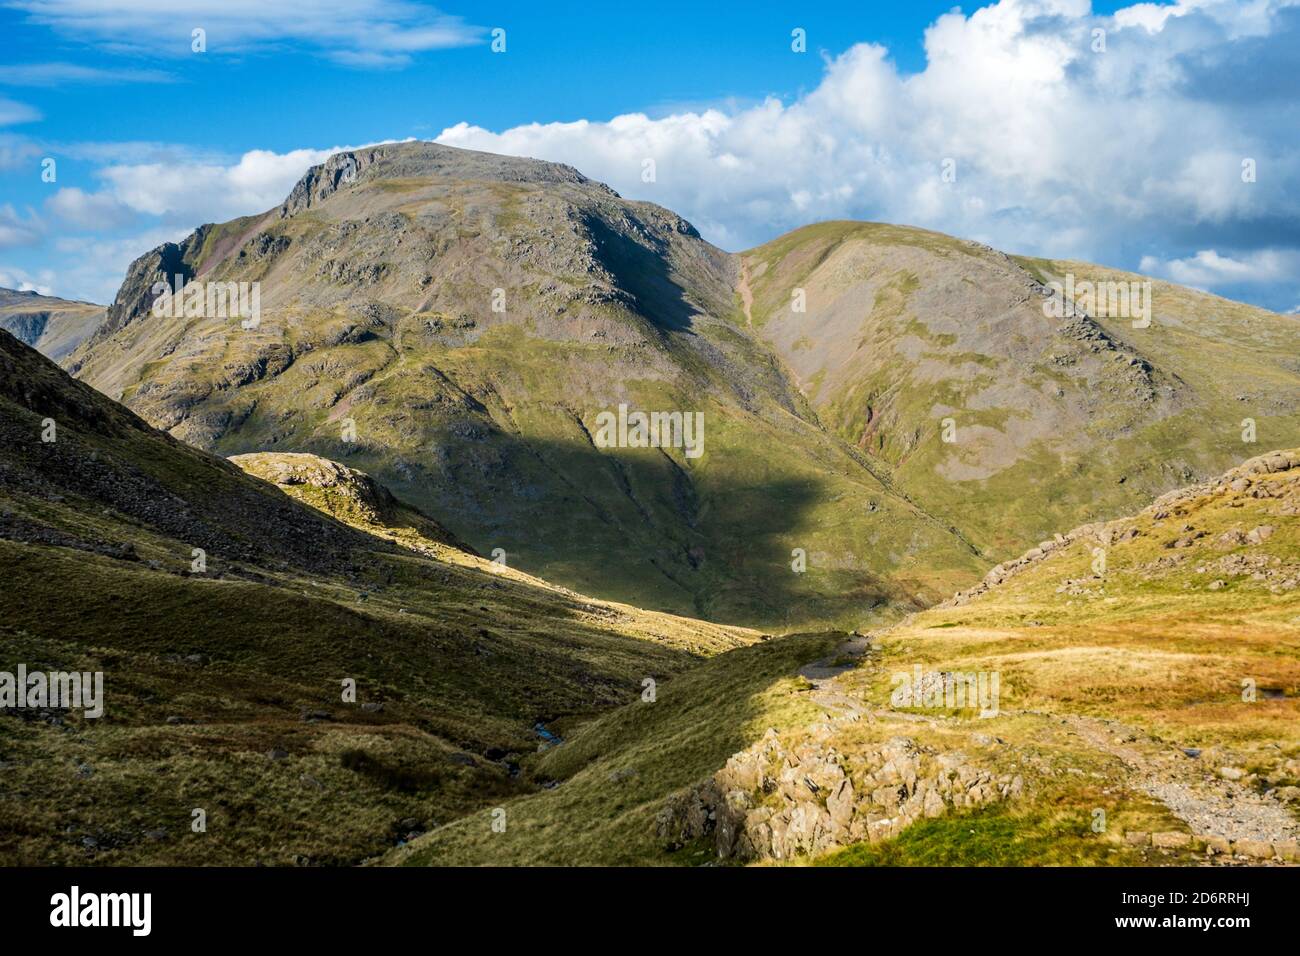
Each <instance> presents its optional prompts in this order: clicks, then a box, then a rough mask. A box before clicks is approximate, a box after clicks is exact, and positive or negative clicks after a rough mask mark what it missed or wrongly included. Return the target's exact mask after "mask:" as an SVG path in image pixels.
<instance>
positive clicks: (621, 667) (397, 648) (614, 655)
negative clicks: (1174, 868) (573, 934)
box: [0, 332, 760, 865]
mask: <svg viewBox="0 0 1300 956" xmlns="http://www.w3.org/2000/svg"><path fill="white" fill-rule="evenodd" d="M0 448H3V449H4V454H3V456H2V457H0V576H3V578H4V581H5V588H4V598H3V609H4V614H3V617H2V618H0V648H2V649H3V651H2V652H0V658H3V660H0V671H4V672H5V673H7V674H14V673H17V667H18V665H19V664H23V665H25V666H26V667H27V668H28V671H29V673H31V672H36V671H38V670H39V671H73V670H76V671H79V672H87V673H94V672H101V673H102V674H103V706H104V712H103V716H102V717H99V718H90V717H86V716H85V715H84V714H83V713H82V712H81V711H79V710H73V711H66V710H61V709H52V708H44V707H33V708H28V709H21V708H18V709H15V708H11V707H9V706H6V707H5V708H4V710H3V712H2V713H0V775H2V776H3V781H4V797H5V798H4V799H3V800H0V856H3V858H4V859H6V860H9V861H11V862H14V863H17V864H28V865H31V864H44V865H49V864H73V863H95V864H130V863H137V864H159V863H169V864H186V865H194V864H235V863H239V864H244V865H250V864H252V863H255V862H262V863H267V864H291V863H355V862H358V861H360V860H362V859H364V858H366V857H369V856H373V855H375V854H377V853H380V852H382V851H383V850H385V849H387V848H389V847H391V846H393V845H394V844H395V843H396V842H397V841H398V840H403V839H406V838H408V836H409V835H410V834H411V833H413V832H416V831H420V830H424V829H427V828H429V827H431V826H433V825H435V824H436V823H442V822H445V821H447V820H449V819H452V818H454V817H457V816H460V815H462V814H464V813H467V812H470V811H472V810H476V809H478V808H481V807H484V806H490V805H492V804H493V803H494V801H498V800H500V799H501V798H502V797H503V796H504V795H506V794H509V793H519V792H525V791H527V790H530V789H534V788H535V787H536V784H535V783H534V782H532V781H531V780H530V779H528V778H525V777H521V776H520V775H519V773H518V771H517V766H518V763H519V762H520V760H521V759H522V757H523V755H524V754H527V753H531V752H532V751H534V750H535V749H536V748H537V746H538V745H539V742H540V741H542V740H544V739H545V737H543V736H541V735H540V734H539V731H538V730H537V729H536V728H538V727H543V729H545V728H546V727H549V728H550V729H547V730H546V733H547V734H552V733H556V734H563V733H567V727H568V725H569V723H571V722H573V721H576V720H580V719H584V718H587V717H590V716H592V715H594V714H598V713H600V712H603V711H605V710H608V709H610V708H611V707H613V706H616V705H619V704H621V703H624V702H626V701H629V700H633V699H637V698H638V697H639V695H641V694H642V693H643V689H644V686H645V683H644V682H645V681H646V679H647V678H651V679H653V680H655V681H657V682H660V683H662V684H663V685H664V686H667V685H668V684H670V683H671V682H672V680H674V679H676V678H677V676H678V675H680V674H683V673H685V672H686V671H688V670H691V669H693V668H695V667H697V666H699V665H700V662H701V661H702V660H703V659H704V658H705V657H707V656H710V655H712V654H716V653H718V652H720V651H723V650H726V649H729V648H734V647H739V646H744V645H747V644H750V643H754V642H755V641H758V640H759V638H760V635H758V634H757V633H754V632H751V631H745V630H742V629H738V628H730V627H722V626H718V625H712V624H706V623H703V622H699V621H690V620H685V619H682V618H675V617H670V616H668V615H663V614H657V613H653V612H647V611H642V610H639V609H636V608H631V607H627V606H625V605H619V604H612V603H608V602H603V601H598V600H593V599H590V598H586V597H583V596H582V595H580V594H577V593H575V592H572V591H569V590H566V589H564V588H560V587H556V586H554V585H551V584H549V583H547V582H544V581H541V580H539V579H537V578H534V577H531V576H529V575H526V574H524V573H522V572H520V571H517V570H515V569H513V568H510V567H508V566H502V565H499V564H496V563H493V562H491V561H489V560H487V559H484V558H482V557H479V556H477V555H476V554H474V553H472V552H469V551H466V550H462V549H461V548H460V547H458V544H457V541H456V540H455V538H454V537H453V536H451V535H449V534H448V533H446V531H445V529H443V528H442V527H441V525H440V523H439V522H437V521H436V520H435V519H433V518H431V517H429V516H427V515H424V514H422V513H420V512H419V511H418V510H417V509H414V508H412V507H411V506H410V505H408V504H405V503H403V502H400V501H398V500H397V499H396V498H395V497H393V496H392V495H391V493H390V492H388V491H387V490H386V489H384V488H382V486H380V485H378V484H377V483H376V482H375V481H374V480H373V479H372V478H371V477H370V476H368V475H365V474H364V473H361V472H358V471H356V470H354V469H351V468H348V467H346V466H342V465H339V464H337V463H332V462H327V461H323V460H321V459H314V458H308V457H306V456H280V455H272V456H259V457H257V458H255V459H253V460H247V459H244V460H241V461H240V464H241V465H242V466H243V469H247V471H248V472H253V473H255V474H263V475H265V476H266V477H267V479H268V480H262V479H261V478H257V477H254V476H253V474H249V473H247V472H246V471H245V470H243V469H241V468H240V467H236V465H235V464H232V463H231V462H228V461H225V460H223V459H221V458H217V457H214V456H212V455H210V454H208V453H206V452H203V451H200V450H197V449H194V448H191V447H189V446H187V445H185V444H183V443H182V442H180V441H178V440H177V439H175V438H173V437H171V436H170V435H167V434H166V433H163V432H160V431H157V430H155V429H153V428H152V427H150V426H149V425H147V424H146V423H145V422H144V421H142V420H141V419H140V418H138V417H137V416H136V415H135V414H133V413H132V412H130V411H128V410H126V409H125V408H123V407H121V406H120V405H118V404H117V403H115V402H112V401H111V400H109V399H107V398H106V397H104V396H103V395H102V394H100V393H99V392H97V391H95V390H94V389H92V388H91V387H90V386H88V385H86V384H84V383H80V382H77V381H75V380H73V379H71V378H70V377H69V376H68V375H67V374H66V373H65V372H63V371H62V370H61V369H59V368H58V367H57V366H56V365H54V364H53V363H51V362H49V361H48V360H46V359H44V358H43V357H42V356H40V355H39V354H38V353H37V352H35V351H34V350H33V349H31V348H29V347H28V346H26V345H24V344H22V343H21V342H19V341H18V340H17V339H15V338H14V337H13V336H12V335H10V334H9V333H7V332H0ZM281 489H285V490H281ZM286 491H287V492H288V494H286ZM345 680H350V681H353V682H355V696H354V697H353V698H351V699H347V698H345V696H344V685H343V682H344V681H345ZM195 809H201V810H203V811H204V812H205V814H206V822H207V829H206V831H205V832H202V833H198V832H195V831H194V830H193V829H192V823H193V820H194V818H193V811H194V810H195Z"/></svg>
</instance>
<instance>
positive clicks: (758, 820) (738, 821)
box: [656, 725, 1024, 860]
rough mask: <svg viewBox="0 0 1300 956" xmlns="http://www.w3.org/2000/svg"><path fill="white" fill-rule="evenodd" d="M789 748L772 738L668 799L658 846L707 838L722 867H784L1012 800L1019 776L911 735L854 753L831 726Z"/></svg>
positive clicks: (659, 818) (660, 816) (1020, 784)
mask: <svg viewBox="0 0 1300 956" xmlns="http://www.w3.org/2000/svg"><path fill="white" fill-rule="evenodd" d="M814 733H815V736H814V739H813V740H811V741H809V742H806V743H800V744H796V745H792V746H787V745H786V744H785V743H784V742H783V741H782V740H781V738H780V736H779V735H778V734H777V732H776V731H775V730H768V732H767V733H766V734H765V735H764V736H763V738H762V739H761V740H759V741H758V742H757V743H756V744H754V745H753V746H752V747H750V748H748V749H747V750H742V751H741V752H740V753H737V754H734V755H732V757H731V758H730V759H729V760H728V761H727V764H726V766H725V767H723V768H722V769H721V770H720V771H718V772H717V773H716V774H714V775H713V777H712V778H710V779H709V780H708V781H706V782H705V783H704V784H702V785H700V786H697V787H694V788H692V789H690V790H686V791H683V792H679V793H677V794H675V795H674V796H673V797H671V798H670V799H669V800H668V802H667V803H666V804H665V805H664V807H663V808H662V809H661V810H660V812H659V814H658V816H657V818H656V832H657V835H658V837H659V839H660V840H662V841H663V843H664V845H665V846H667V847H669V848H670V849H672V848H677V847H680V846H682V845H684V844H685V843H687V842H689V841H692V840H697V839H700V838H711V839H712V840H713V842H714V844H715V846H716V848H717V853H718V857H719V858H720V859H735V860H758V859H777V860H788V859H790V858H791V857H795V856H799V855H804V854H817V853H824V852H826V851H828V850H833V849H835V848H837V847H840V846H845V845H848V844H850V843H858V842H862V841H872V842H874V841H877V840H884V839H888V838H890V837H894V836H897V835H898V834H899V833H901V832H902V831H903V829H904V828H906V827H907V826H909V825H911V824H912V823H915V822H916V821H917V820H920V819H923V818H926V817H938V816H942V815H943V814H944V813H947V812H949V811H950V810H952V809H954V808H962V807H977V806H982V805H984V804H989V803H994V802H997V801H1000V800H1007V799H1012V798H1014V797H1017V796H1019V795H1020V794H1021V792H1022V791H1023V789H1024V781H1023V779H1022V778H1021V777H1020V776H1019V775H1015V776H1011V775H1006V774H1003V775H995V774H994V773H993V772H992V771H990V770H987V769H983V768H980V767H978V766H976V765H974V764H972V763H971V762H970V760H969V759H968V758H967V757H966V755H965V754H962V753H960V752H957V751H946V752H942V751H938V750H936V749H934V748H932V747H927V746H924V745H921V744H918V743H917V742H916V741H914V740H912V739H910V738H907V737H895V738H893V739H891V740H889V741H886V742H885V743H883V744H880V745H879V746H877V747H874V748H869V749H865V750H861V751H856V750H855V751H854V752H853V753H852V754H846V753H841V752H840V751H839V750H837V749H836V748H835V747H834V746H832V745H831V744H830V743H829V736H830V735H829V728H825V727H824V725H823V728H822V732H821V733H817V728H814Z"/></svg>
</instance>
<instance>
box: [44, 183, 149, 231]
mask: <svg viewBox="0 0 1300 956" xmlns="http://www.w3.org/2000/svg"><path fill="white" fill-rule="evenodd" d="M45 208H46V210H48V211H49V212H50V213H51V214H52V215H53V216H54V217H55V218H57V219H58V220H59V221H60V222H63V223H66V224H68V225H71V226H76V227H77V228H79V229H92V230H97V229H102V230H108V229H117V228H120V227H122V226H124V225H127V224H128V223H130V222H131V221H133V220H134V219H135V214H134V213H132V211H131V210H130V209H128V208H127V207H126V206H125V205H123V204H122V203H120V202H118V201H117V200H116V199H114V198H113V197H112V196H109V195H107V194H105V193H87V192H83V191H82V190H80V189H77V188H76V187H70V188H68V189H60V190H59V191H58V192H57V193H55V194H54V195H53V196H51V197H50V198H49V199H47V200H45Z"/></svg>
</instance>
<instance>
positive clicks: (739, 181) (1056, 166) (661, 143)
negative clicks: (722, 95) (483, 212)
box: [438, 0, 1300, 264]
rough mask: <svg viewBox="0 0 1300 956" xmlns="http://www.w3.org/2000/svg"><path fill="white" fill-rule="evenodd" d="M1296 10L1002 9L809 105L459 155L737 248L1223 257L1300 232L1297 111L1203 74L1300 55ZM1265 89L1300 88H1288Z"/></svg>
mask: <svg viewBox="0 0 1300 956" xmlns="http://www.w3.org/2000/svg"><path fill="white" fill-rule="evenodd" d="M1284 5H1289V4H1284V3H1283V2H1273V0H1255V2H1252V3H1249V4H1245V5H1237V4H1228V3H1225V2H1223V0H1198V2H1184V3H1182V4H1179V5H1178V6H1177V7H1168V8H1158V9H1157V10H1156V11H1155V12H1153V11H1151V10H1146V9H1145V8H1144V9H1138V8H1130V10H1128V11H1121V12H1120V13H1119V14H1116V16H1115V17H1114V18H1109V17H1095V16H1093V15H1091V13H1090V5H1089V3H1088V2H1087V0H1002V2H1000V3H997V4H995V5H992V6H989V7H985V8H982V9H980V10H977V11H976V12H974V13H973V14H971V15H970V16H965V15H963V14H962V13H961V12H959V11H956V10H954V11H953V12H951V13H947V14H944V15H943V16H941V17H939V18H938V19H937V20H936V21H935V22H934V23H933V24H932V25H931V26H930V28H929V29H928V30H927V31H926V35H925V49H926V54H927V65H926V68H925V69H924V70H923V71H921V72H919V73H916V74H910V75H909V74H903V73H901V72H899V70H898V69H897V68H896V67H895V66H894V64H893V63H892V62H891V60H890V59H889V58H888V55H887V51H886V50H884V49H883V48H882V47H879V46H876V45H871V44H860V45H857V46H854V47H852V48H850V49H849V50H847V51H846V52H844V53H843V54H841V55H840V56H838V57H835V58H833V59H831V60H830V61H829V62H828V65H827V68H826V71H825V74H824V76H823V78H822V80H821V83H820V84H819V85H818V86H817V87H816V88H815V89H813V90H812V91H811V92H809V93H807V94H806V95H803V96H801V97H799V98H797V99H795V100H793V101H788V102H782V101H780V100H777V99H769V100H767V101H765V102H763V103H761V104H758V105H752V106H747V107H743V108H735V109H727V110H719V109H709V110H700V111H685V112H678V113H675V114H672V115H668V116H664V117H660V118H654V119H652V118H649V117H647V116H645V115H643V114H640V113H633V114H626V115H622V116H617V117H614V118H613V119H610V120H608V121H592V120H585V119H584V120H578V121H573V122H563V123H544V124H539V123H532V124H528V125H523V126H517V127H513V128H509V129H505V130H501V131H491V130H488V129H484V128H482V127H479V126H474V125H471V124H469V123H465V122H462V123H460V124H457V125H455V126H452V127H450V128H448V129H446V130H444V131H443V132H442V134H441V135H440V136H439V137H438V140H439V141H440V142H443V143H448V144H450V145H455V146H464V147H468V148H473V149H482V150H489V151H493V152H501V153H510V154H515V155H528V156H536V157H539V158H543V159H551V160H557V161H562V162H566V163H570V164H572V165H574V166H576V167H577V168H579V169H581V170H582V171H583V172H584V173H586V174H587V175H589V176H592V177H594V178H597V179H601V180H604V181H607V182H609V183H610V184H611V185H612V186H614V187H615V188H616V189H618V190H619V191H620V192H621V193H623V194H624V195H627V196H630V197H634V198H638V199H649V200H653V201H655V202H658V203H660V204H662V205H665V206H668V207H670V208H673V209H674V210H676V211H678V212H680V213H681V214H683V215H685V216H687V217H688V218H690V219H691V220H692V221H694V222H695V223H696V225H697V226H699V227H700V229H701V231H702V232H703V233H704V234H705V236H706V237H708V238H710V239H712V240H714V241H715V242H718V243H719V244H721V245H723V246H725V247H728V248H731V249H736V248H743V247H747V246H750V245H754V244H757V243H760V242H763V241H766V240H767V239H770V238H772V237H774V236H776V235H778V234H779V233H781V232H783V231H785V230H787V229H790V228H793V227H796V226H799V225H802V224H805V223H807V222H809V221H811V220H816V219H831V218H861V219H880V220H887V221H891V222H899V223H910V224H915V225H922V226H927V227H929V228H934V229H939V230H942V231H945V232H950V233H954V234H957V235H961V236H966V237H969V238H974V239H979V240H982V241H985V242H988V243H990V244H992V245H995V246H998V247H1000V248H1004V249H1008V250H1011V251H1023V252H1033V253H1038V254H1044V255H1055V256H1063V257H1064V256H1070V257H1079V258H1092V259H1097V260H1101V261H1111V262H1116V263H1117V264H1118V263H1119V262H1120V261H1121V260H1125V259H1128V260H1130V261H1132V260H1135V259H1136V258H1137V256H1138V255H1139V254H1140V253H1141V252H1142V251H1144V250H1143V249H1141V248H1140V244H1141V243H1143V242H1150V243H1151V245H1150V246H1148V247H1147V248H1148V249H1149V248H1152V247H1161V248H1166V249H1168V248H1170V247H1171V242H1169V241H1167V236H1168V235H1170V234H1173V233H1176V232H1178V231H1180V230H1182V231H1184V232H1185V231H1187V230H1191V231H1192V232H1193V233H1197V235H1193V237H1192V238H1190V239H1187V238H1183V239H1181V240H1179V241H1180V242H1197V243H1201V242H1204V243H1206V244H1207V245H1208V242H1209V240H1211V239H1212V236H1213V234H1214V232H1215V230H1220V229H1226V228H1228V227H1231V226H1234V225H1235V226H1242V225H1243V224H1250V223H1253V222H1255V221H1257V220H1264V219H1270V218H1271V219H1272V220H1273V221H1274V223H1276V221H1277V220H1278V219H1282V220H1285V219H1286V218H1288V217H1290V218H1291V219H1292V220H1295V219H1297V218H1300V203H1298V202H1297V197H1298V196H1300V154H1298V153H1297V150H1296V149H1295V146H1296V139H1295V137H1296V133H1295V127H1294V121H1293V114H1292V113H1291V110H1293V108H1294V107H1293V105H1292V103H1291V102H1290V101H1289V100H1286V101H1284V102H1281V103H1278V104H1277V105H1276V106H1273V107H1270V106H1269V105H1268V104H1267V103H1258V104H1250V105H1249V106H1248V108H1243V106H1242V104H1240V103H1237V102H1232V101H1228V100H1225V99H1223V98H1222V97H1224V95H1225V91H1230V90H1231V89H1232V84H1233V83H1234V82H1235V81H1238V80H1240V76H1234V75H1232V72H1231V70H1228V74H1229V75H1227V76H1223V77H1215V76H1211V77H1209V78H1208V79H1210V80H1213V81H1215V82H1207V76H1205V75H1201V74H1198V73H1197V72H1196V70H1198V69H1208V67H1204V64H1206V63H1210V64H1213V63H1214V62H1215V61H1216V58H1221V57H1222V56H1226V55H1228V54H1229V53H1231V52H1233V51H1234V50H1239V49H1241V43H1242V42H1244V41H1243V40H1242V38H1254V39H1253V40H1252V41H1251V42H1257V43H1263V44H1270V43H1271V44H1272V48H1273V49H1277V50H1285V49H1286V48H1287V45H1288V44H1294V42H1295V37H1296V36H1297V33H1300V11H1297V10H1287V9H1284ZM1157 14H1158V15H1157ZM1284 20H1285V21H1286V22H1284ZM1094 29H1105V30H1107V31H1108V43H1107V49H1106V51H1105V52H1100V53H1095V52H1093V50H1092V42H1093V33H1092V31H1093V30H1094ZM1288 30H1289V31H1290V32H1289V33H1288V32H1287V31H1288ZM1274 34H1276V36H1275V37H1274ZM1261 62H1263V61H1262V60H1261ZM1260 69H1261V70H1262V69H1264V68H1263V67H1262V66H1261V67H1260ZM1263 79H1264V80H1265V81H1271V82H1273V83H1275V84H1277V85H1280V88H1282V89H1287V88H1290V87H1289V86H1287V83H1289V82H1290V80H1289V77H1288V76H1286V75H1282V74H1278V75H1277V76H1266V77H1263ZM1292 85H1294V84H1292ZM1284 99H1285V98H1284ZM1247 157H1249V158H1252V159H1254V160H1255V163H1256V166H1257V169H1258V177H1257V181H1256V182H1253V183H1246V182H1243V179H1242V175H1241V174H1242V166H1241V163H1242V160H1243V159H1244V158H1247ZM644 159H654V160H655V163H656V181H655V182H653V183H644V182H642V180H641V169H642V161H643V160H644ZM945 160H951V161H952V168H954V169H955V171H956V181H955V182H945V181H944V179H943V177H942V171H943V169H944V163H945ZM1198 231H1199V233H1198ZM1250 231H1251V230H1250V229H1247V228H1239V229H1237V230H1236V233H1237V234H1238V235H1246V234H1249V233H1250ZM1200 233H1203V234H1204V235H1203V236H1202V235H1200ZM1258 241H1260V242H1266V241H1267V237H1266V236H1262V237H1261V239H1260V240H1258ZM1135 247H1136V248H1135ZM1174 248H1175V249H1176V248H1177V246H1175V247H1174ZM1183 248H1186V246H1183ZM1192 248H1196V247H1195V246H1192Z"/></svg>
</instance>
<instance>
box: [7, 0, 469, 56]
mask: <svg viewBox="0 0 1300 956" xmlns="http://www.w3.org/2000/svg"><path fill="white" fill-rule="evenodd" d="M5 5H6V6H9V7H11V8H14V9H17V10H20V11H23V12H24V13H26V14H27V19H28V21H29V22H30V23H34V24H39V25H43V26H48V27H50V28H51V29H54V30H56V31H58V32H59V33H60V34H61V35H63V36H65V37H68V38H69V39H74V40H80V41H82V42H87V43H91V44H94V45H97V46H100V47H103V48H105V49H109V50H120V51H121V50H124V51H135V52H149V53H153V54H161V55H164V56H188V55H189V54H190V53H191V52H192V51H191V43H192V34H193V31H194V30H195V29H202V30H203V31H204V32H205V37H206V47H207V52H208V53H212V54H218V53H221V52H240V53H246V52H249V51H251V50H259V49H260V50H270V49H284V48H285V47H291V46H294V45H298V46H303V47H306V48H308V49H310V50H314V51H316V52H318V53H320V54H322V55H324V56H327V57H329V58H331V59H334V60H336V61H338V62H340V63H344V64H347V65H352V66H359V67H384V68H391V67H397V66H403V65H405V64H407V63H409V62H410V60H411V57H412V55H413V54H416V53H423V52H426V51H429V50H442V49H448V48H451V47H460V46H468V45H471V44H474V43H478V42H480V41H481V39H482V37H483V34H484V30H483V29H482V28H481V27H475V26H472V25H470V24H467V23H465V22H464V20H463V19H461V18H460V17H456V16H449V15H447V14H444V13H441V12H439V11H438V10H436V9H434V8H432V7H430V6H427V5H425V4H423V3H416V2H412V0H312V2H310V3H268V2H266V0H189V2H187V3H185V4H183V5H179V4H177V3H176V2H175V0H5Z"/></svg>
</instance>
